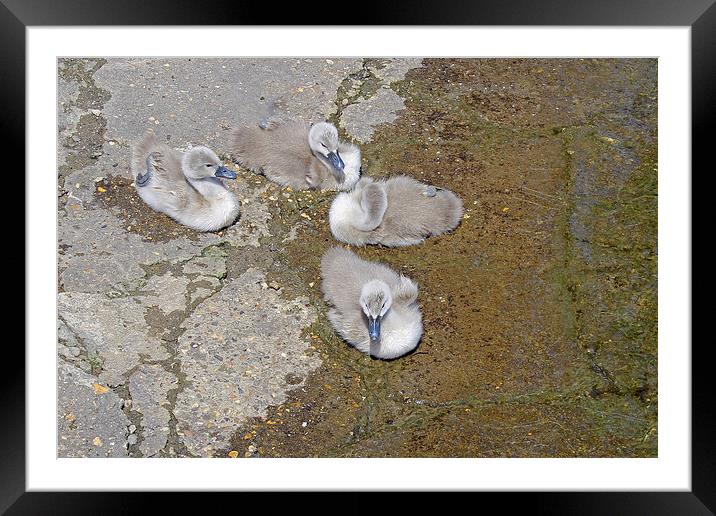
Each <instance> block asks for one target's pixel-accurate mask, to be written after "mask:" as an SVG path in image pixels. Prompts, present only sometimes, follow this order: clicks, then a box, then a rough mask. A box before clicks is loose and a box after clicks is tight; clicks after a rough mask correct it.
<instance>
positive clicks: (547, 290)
mask: <svg viewBox="0 0 716 516" xmlns="http://www.w3.org/2000/svg"><path fill="white" fill-rule="evenodd" d="M58 75H59V77H58V91H59V94H58V111H57V114H58V210H59V227H58V266H59V277H58V291H59V293H58V335H59V339H58V412H57V418H58V455H59V456H62V457H126V456H130V457H177V456H179V457H194V456H201V457H206V456H208V457H215V456H218V457H227V456H228V457H262V456H445V457H449V456H655V455H656V453H657V449H656V443H657V428H656V414H657V379H656V95H657V93H656V62H655V61H654V60H588V59H579V60H534V59H528V60H509V59H501V60H427V59H426V60H421V59H340V58H328V59H317V58H312V59H295V58H294V59H174V58H172V59H161V58H158V59H147V58H143V59H114V58H113V59H107V60H104V59H65V60H60V61H59V63H58ZM277 97H281V98H282V99H283V100H284V102H285V104H286V108H287V109H288V111H289V112H290V113H291V114H292V115H293V116H295V117H300V118H303V119H306V120H310V121H317V120H323V119H328V120H331V121H333V122H334V123H336V125H337V126H338V127H339V128H340V131H341V135H342V137H343V138H345V139H349V140H352V141H354V142H355V143H358V144H359V145H361V148H362V150H363V157H364V159H363V173H365V174H368V175H375V176H387V175H391V174H396V173H407V174H410V175H412V176H414V177H417V178H418V179H421V180H424V181H426V182H430V183H432V184H436V185H438V186H444V187H447V188H450V189H452V190H453V191H455V192H456V193H458V194H459V195H460V196H461V197H462V198H463V201H464V203H465V206H466V208H467V210H466V213H465V218H464V219H463V222H462V224H461V225H460V227H459V228H458V229H457V230H456V231H455V232H453V233H451V234H449V235H445V236H442V237H439V238H435V239H431V240H429V241H428V242H426V243H425V244H424V245H422V246H418V247H414V248H406V249H399V250H398V249H384V248H365V249H358V250H357V251H358V252H359V254H361V256H363V257H366V258H369V259H374V260H379V261H383V262H386V263H388V264H390V265H391V266H393V267H394V268H396V269H399V270H401V272H404V273H405V274H407V275H409V276H411V277H412V278H414V279H415V280H417V282H418V283H419V285H420V289H421V291H420V297H419V302H420V303H421V306H422V307H423V313H424V323H425V336H424V339H423V342H422V343H421V345H420V346H419V348H418V350H417V351H416V352H415V353H413V354H411V355H408V356H406V357H404V358H402V359H399V360H397V361H392V362H382V361H378V360H372V359H370V358H369V357H367V356H365V355H362V354H360V353H359V352H357V351H355V350H353V349H351V348H349V347H348V346H347V345H346V344H345V343H344V342H342V341H341V340H340V338H338V337H337V336H336V335H335V334H334V332H333V331H332V329H331V328H330V325H329V324H328V322H327V320H326V317H325V313H326V310H327V308H326V306H325V304H324V303H323V302H322V300H321V296H320V278H319V277H318V261H319V260H320V255H321V254H322V253H323V251H324V250H325V249H326V248H328V247H330V246H332V245H335V242H334V241H333V240H332V237H331V235H330V232H329V231H328V229H327V210H328V207H329V206H330V202H331V200H332V198H333V195H334V194H333V193H331V192H295V191H291V190H290V189H281V188H279V187H278V186H277V185H274V184H272V183H270V182H268V181H266V180H265V178H263V177H262V176H258V175H255V174H252V173H250V172H248V171H246V170H242V169H240V168H238V167H237V166H236V165H235V164H232V162H231V159H230V156H229V154H228V146H227V143H228V135H229V132H230V129H231V128H232V127H236V126H237V125H239V124H243V123H246V124H253V123H255V122H256V121H257V120H258V119H259V117H260V116H261V115H262V114H263V113H264V110H265V108H266V105H267V103H268V102H269V101H270V100H271V99H274V98H277ZM149 127H152V128H154V129H155V131H156V132H157V134H158V135H159V136H160V137H161V138H165V139H166V141H167V142H168V143H169V144H170V145H173V146H175V147H177V148H185V147H187V146H188V145H196V144H205V145H208V146H210V147H212V148H214V150H216V151H217V153H218V154H219V155H220V156H221V157H222V158H223V159H224V160H225V162H226V163H227V165H230V166H231V168H233V169H234V170H236V171H237V173H238V175H239V177H238V180H237V181H235V182H232V183H230V187H231V188H232V189H233V190H234V191H235V192H236V193H237V195H238V196H239V198H240V200H241V202H242V211H241V218H240V219H239V221H238V222H237V223H236V224H235V225H234V226H232V227H230V228H227V229H225V230H223V231H220V232H217V233H208V234H197V233H195V232H193V231H191V230H189V229H187V228H184V227H182V226H180V225H178V224H177V223H175V222H174V221H172V220H171V219H168V218H167V217H165V216H163V215H160V214H157V213H155V212H153V211H151V210H150V209H149V208H148V207H147V206H146V205H144V204H143V203H142V201H141V200H140V199H139V198H138V196H137V195H136V192H135V191H134V188H133V186H132V184H131V177H130V174H129V171H128V163H129V152H130V151H129V146H130V144H131V142H132V141H133V140H134V139H136V138H137V137H138V136H140V135H141V134H142V133H143V132H144V131H145V130H146V129H147V128H149Z"/></svg>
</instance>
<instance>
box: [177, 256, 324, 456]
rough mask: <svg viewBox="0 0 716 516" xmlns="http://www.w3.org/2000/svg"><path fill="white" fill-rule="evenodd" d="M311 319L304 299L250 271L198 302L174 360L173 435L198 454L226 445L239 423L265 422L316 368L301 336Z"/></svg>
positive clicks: (313, 315)
mask: <svg viewBox="0 0 716 516" xmlns="http://www.w3.org/2000/svg"><path fill="white" fill-rule="evenodd" d="M315 318H316V313H315V310H314V309H313V308H312V307H311V306H309V305H308V302H307V300H306V299H304V298H298V299H295V300H292V301H290V302H286V301H285V300H283V299H282V298H281V297H280V296H279V295H278V293H277V292H275V291H274V290H273V289H271V288H267V286H266V278H265V276H264V274H263V273H262V272H260V271H259V270H257V269H254V268H252V269H249V270H247V271H246V272H245V273H244V274H242V275H241V276H240V277H239V278H238V279H236V280H234V281H232V282H230V283H229V284H227V285H226V286H224V288H223V289H222V290H221V291H220V292H219V293H218V294H216V295H214V296H212V297H210V298H209V299H207V300H206V301H204V302H202V303H201V304H200V305H199V306H198V307H197V308H196V309H195V310H194V312H193V313H192V314H191V316H189V318H188V319H187V320H186V321H184V323H182V328H185V329H186V331H185V332H184V333H183V334H182V336H181V337H179V348H178V357H179V360H180V361H181V365H182V371H183V372H184V373H185V374H186V381H185V385H184V389H183V390H182V391H181V392H180V393H179V394H178V397H177V403H176V407H175V409H174V413H175V415H176V417H177V420H178V428H177V432H178V434H179V435H180V436H181V437H182V439H183V441H184V443H185V444H186V446H187V448H188V449H189V451H190V452H191V453H193V454H195V455H200V456H209V457H210V456H213V455H214V453H216V452H217V451H219V450H221V449H222V448H224V447H226V446H227V445H228V443H229V438H230V437H231V435H232V433H233V432H234V430H235V428H236V427H237V425H238V424H240V423H241V422H243V421H245V420H246V419H248V418H250V417H255V416H260V417H263V416H265V413H266V408H267V407H268V406H269V405H277V404H280V403H281V402H283V401H284V400H285V399H286V391H287V390H288V389H289V388H292V389H293V388H298V387H301V385H302V384H303V380H302V381H301V382H296V381H295V380H293V382H294V383H293V384H289V383H288V382H287V381H286V377H288V376H289V375H291V378H295V377H300V378H302V379H304V378H305V377H306V375H308V374H309V373H310V372H311V371H313V370H315V369H316V368H317V367H318V366H319V365H320V363H321V361H320V359H319V358H318V357H317V356H315V355H309V354H308V353H307V352H308V351H309V344H308V343H307V342H306V340H305V339H304V338H302V337H301V331H302V329H303V328H305V327H306V326H308V325H310V324H311V323H312V322H313V321H314V320H315Z"/></svg>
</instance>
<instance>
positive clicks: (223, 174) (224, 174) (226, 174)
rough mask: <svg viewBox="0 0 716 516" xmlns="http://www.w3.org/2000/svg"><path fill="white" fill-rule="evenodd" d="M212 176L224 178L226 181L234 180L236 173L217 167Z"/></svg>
mask: <svg viewBox="0 0 716 516" xmlns="http://www.w3.org/2000/svg"><path fill="white" fill-rule="evenodd" d="M214 175H215V176H216V177H225V178H226V179H236V173H235V172H232V171H231V170H229V169H228V168H226V167H222V166H219V167H217V169H216V172H214Z"/></svg>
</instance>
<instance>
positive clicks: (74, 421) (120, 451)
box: [57, 362, 130, 457]
mask: <svg viewBox="0 0 716 516" xmlns="http://www.w3.org/2000/svg"><path fill="white" fill-rule="evenodd" d="M57 372H58V384H57V387H58V390H57V394H58V405H57V431H58V437H59V439H58V444H57V455H58V456H59V457H124V456H126V455H127V450H126V448H125V444H126V438H127V434H128V431H127V427H128V426H129V424H130V421H129V419H128V418H127V416H126V415H125V414H124V412H122V401H121V399H120V398H119V396H117V395H116V394H115V393H114V392H112V391H111V390H109V391H106V392H101V393H98V392H97V391H95V389H93V384H94V383H96V382H97V379H96V378H94V377H93V376H91V375H89V374H87V373H85V372H83V371H82V370H80V369H78V368H76V367H74V366H73V365H70V364H67V363H62V362H60V365H59V367H58V370H57Z"/></svg>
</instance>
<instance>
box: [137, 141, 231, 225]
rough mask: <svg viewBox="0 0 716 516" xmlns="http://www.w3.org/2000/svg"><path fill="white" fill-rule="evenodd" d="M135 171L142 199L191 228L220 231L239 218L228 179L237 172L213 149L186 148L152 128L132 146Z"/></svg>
mask: <svg viewBox="0 0 716 516" xmlns="http://www.w3.org/2000/svg"><path fill="white" fill-rule="evenodd" d="M131 171H132V175H133V177H134V186H135V189H136V190H137V193H138V194H139V196H140V197H141V198H142V200H143V201H144V202H145V203H147V204H148V205H149V206H150V207H151V208H152V209H154V210H156V211H158V212H161V213H164V214H166V215H168V216H170V217H171V218H173V219H174V220H176V221H177V222H179V223H180V224H183V225H185V226H187V227H190V228H192V229H195V230H197V231H216V230H219V229H221V228H224V227H226V226H229V225H231V224H233V223H234V221H235V220H236V218H237V217H238V216H239V209H240V206H241V205H240V203H239V200H238V199H237V198H236V196H235V195H234V194H233V193H232V192H231V191H230V190H229V189H228V188H227V187H226V185H224V183H223V181H222V178H226V179H236V173H234V172H232V171H231V170H229V169H227V168H226V167H224V166H223V165H222V164H221V160H219V158H218V156H217V155H216V154H215V153H214V152H213V151H212V150H211V149H209V148H207V147H203V146H198V147H192V148H191V149H189V150H188V151H187V152H181V151H178V150H175V149H172V148H171V147H169V146H168V145H166V144H163V143H159V142H158V141H157V138H156V136H155V134H154V133H153V132H152V131H148V132H147V133H145V134H144V136H143V137H142V138H141V139H140V140H139V141H138V142H137V143H136V144H135V145H134V146H133V147H132V162H131Z"/></svg>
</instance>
